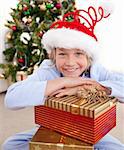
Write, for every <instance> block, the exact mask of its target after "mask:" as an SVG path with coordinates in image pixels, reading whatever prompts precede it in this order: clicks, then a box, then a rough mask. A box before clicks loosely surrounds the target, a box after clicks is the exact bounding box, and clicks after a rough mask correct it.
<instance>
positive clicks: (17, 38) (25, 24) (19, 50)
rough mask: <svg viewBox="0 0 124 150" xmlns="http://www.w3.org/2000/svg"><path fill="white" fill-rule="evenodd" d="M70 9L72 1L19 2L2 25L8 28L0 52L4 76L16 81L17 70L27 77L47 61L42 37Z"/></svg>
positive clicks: (37, 0)
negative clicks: (1, 53) (3, 47)
mask: <svg viewBox="0 0 124 150" xmlns="http://www.w3.org/2000/svg"><path fill="white" fill-rule="evenodd" d="M74 10H75V0H20V1H19V3H18V4H17V7H16V8H12V12H11V13H10V15H11V17H12V20H11V21H10V20H9V21H7V23H6V24H5V26H6V27H7V28H9V31H8V32H7V33H6V41H5V42H6V48H5V50H4V51H3V54H4V56H5V60H6V62H7V63H6V64H0V67H1V68H3V70H4V72H3V75H4V77H5V78H8V77H10V76H11V77H12V80H13V81H16V75H17V73H18V72H20V71H21V72H26V73H27V74H31V73H32V72H33V71H34V69H35V68H37V67H38V66H39V65H40V64H41V62H42V61H43V59H45V58H47V54H46V51H45V49H43V47H42V45H41V40H42V36H43V34H44V33H45V32H46V31H47V30H48V29H49V27H50V25H51V24H52V23H53V22H54V21H57V20H58V19H61V18H62V16H63V15H64V14H65V13H67V12H70V11H74ZM68 19H69V18H68ZM70 20H71V18H70Z"/></svg>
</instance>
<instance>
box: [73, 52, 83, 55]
mask: <svg viewBox="0 0 124 150" xmlns="http://www.w3.org/2000/svg"><path fill="white" fill-rule="evenodd" d="M75 54H76V55H84V53H82V52H77V53H75Z"/></svg>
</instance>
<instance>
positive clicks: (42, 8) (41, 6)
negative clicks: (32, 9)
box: [39, 3, 46, 11]
mask: <svg viewBox="0 0 124 150" xmlns="http://www.w3.org/2000/svg"><path fill="white" fill-rule="evenodd" d="M39 7H40V10H41V11H45V10H46V5H45V3H43V4H41V5H39Z"/></svg>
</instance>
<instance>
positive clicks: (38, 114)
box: [35, 93, 117, 144]
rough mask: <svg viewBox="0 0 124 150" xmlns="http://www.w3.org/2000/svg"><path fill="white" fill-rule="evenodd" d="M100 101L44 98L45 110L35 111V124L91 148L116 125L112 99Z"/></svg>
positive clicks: (71, 97)
mask: <svg viewBox="0 0 124 150" xmlns="http://www.w3.org/2000/svg"><path fill="white" fill-rule="evenodd" d="M99 94H100V93H99ZM87 95H88V94H87ZM83 97H85V95H84V96H83ZM94 98H95V100H94ZM100 98H101V100H99V96H98V95H97V96H96V97H95V96H94V95H93V94H92V97H91V96H89V98H87V99H89V100H87V99H85V98H82V97H77V96H66V97H61V98H57V97H52V98H48V99H47V100H46V102H45V106H36V107H35V122H36V123H37V124H40V125H42V126H44V127H47V128H51V129H53V130H55V131H58V132H61V133H63V134H66V135H68V136H71V137H74V138H77V139H79V140H82V141H85V142H88V143H91V144H95V143H97V142H98V141H99V140H100V139H101V138H102V137H103V136H105V135H106V134H107V133H108V132H109V131H110V130H111V129H112V128H113V127H115V125H116V101H117V100H116V98H114V97H108V96H107V97H106V95H104V94H102V95H101V97H100ZM102 98H103V100H102Z"/></svg>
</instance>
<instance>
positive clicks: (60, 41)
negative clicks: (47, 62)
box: [41, 28, 99, 60]
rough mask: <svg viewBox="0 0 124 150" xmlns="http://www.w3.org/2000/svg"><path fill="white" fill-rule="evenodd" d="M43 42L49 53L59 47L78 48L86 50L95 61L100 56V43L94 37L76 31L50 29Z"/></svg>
mask: <svg viewBox="0 0 124 150" xmlns="http://www.w3.org/2000/svg"><path fill="white" fill-rule="evenodd" d="M41 42H42V44H43V46H44V48H45V49H46V51H47V53H50V52H51V51H52V49H54V48H57V47H58V48H67V49H71V48H77V49H80V50H84V51H85V52H86V53H87V54H88V55H89V56H91V57H92V58H93V60H94V59H96V57H97V56H98V50H99V49H98V42H97V41H96V40H95V39H94V38H93V37H91V36H89V35H87V34H85V33H83V32H81V31H77V30H74V29H69V28H58V29H50V30H48V31H47V32H46V33H45V34H44V35H43V38H42V41H41Z"/></svg>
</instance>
